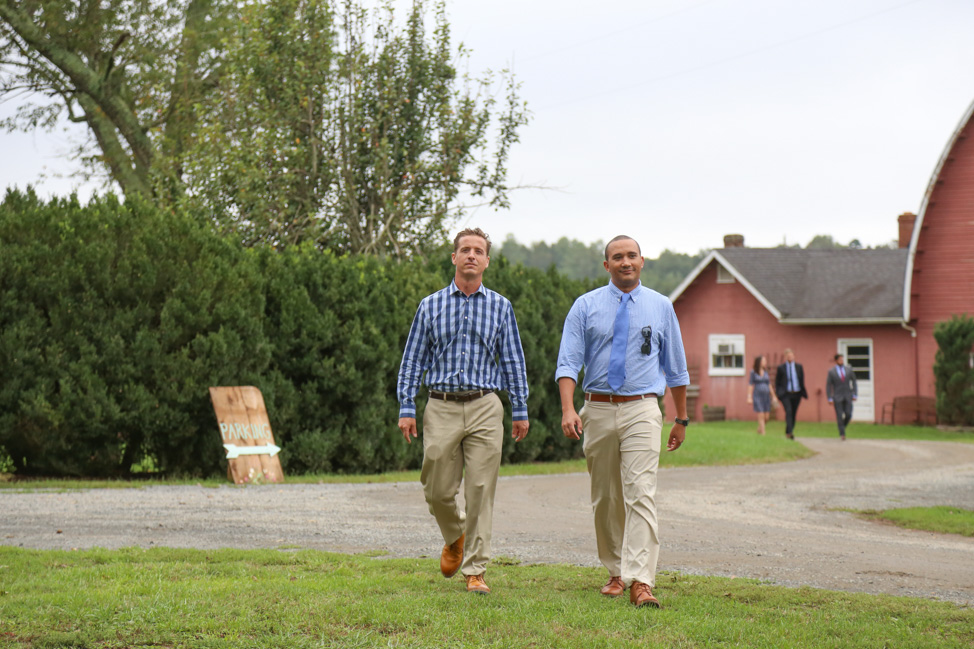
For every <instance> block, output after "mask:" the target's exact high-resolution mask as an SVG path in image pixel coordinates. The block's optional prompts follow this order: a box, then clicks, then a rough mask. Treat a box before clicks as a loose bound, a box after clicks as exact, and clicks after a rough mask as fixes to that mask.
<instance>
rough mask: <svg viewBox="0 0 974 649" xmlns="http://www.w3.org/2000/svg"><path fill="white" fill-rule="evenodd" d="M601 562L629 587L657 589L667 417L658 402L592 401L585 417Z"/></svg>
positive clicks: (583, 420)
mask: <svg viewBox="0 0 974 649" xmlns="http://www.w3.org/2000/svg"><path fill="white" fill-rule="evenodd" d="M579 415H580V416H581V418H582V429H583V430H584V431H585V441H584V445H583V448H584V450H585V460H586V462H587V463H588V472H589V475H590V476H591V482H592V509H593V511H594V513H595V538H596V540H597V542H598V549H599V560H600V561H601V562H602V565H604V566H605V567H606V569H607V570H608V571H609V575H610V576H621V577H622V579H623V581H624V582H626V585H629V584H631V583H632V582H633V581H640V582H642V583H644V584H648V585H650V586H655V585H656V564H657V562H658V561H659V535H658V529H659V526H658V523H657V520H656V470H657V468H658V467H659V453H660V437H661V431H662V428H663V415H662V413H661V412H660V409H659V404H658V403H657V402H656V399H642V400H640V401H627V402H625V403H598V402H587V403H586V404H585V407H584V408H582V411H581V412H580V413H579Z"/></svg>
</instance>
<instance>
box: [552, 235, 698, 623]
mask: <svg viewBox="0 0 974 649" xmlns="http://www.w3.org/2000/svg"><path fill="white" fill-rule="evenodd" d="M603 265H604V267H605V269H606V270H607V271H608V272H609V277H610V282H609V284H608V285H606V286H604V287H602V288H597V289H595V290H594V291H590V292H588V293H586V294H585V295H583V296H581V297H580V298H578V299H577V300H575V303H574V304H573V305H572V308H571V310H570V311H569V313H568V316H567V317H566V318H565V326H564V330H563V333H562V337H561V346H560V348H559V351H558V367H557V368H556V370H555V380H556V381H557V382H558V391H559V394H560V396H561V410H562V419H561V427H562V431H563V432H564V433H565V436H566V437H569V438H572V439H580V435H581V434H582V432H583V430H584V434H585V442H584V445H583V448H584V451H585V460H586V462H587V464H588V471H589V474H590V476H591V496H592V509H593V512H594V515H595V537H596V541H597V544H598V552H599V559H600V560H601V562H602V565H604V566H605V567H606V569H607V570H608V571H609V581H608V583H607V584H606V585H605V586H603V587H602V589H601V591H600V592H601V593H602V594H603V595H606V596H609V597H618V596H619V595H622V594H623V593H624V592H626V588H627V587H629V601H630V602H631V603H632V604H634V605H636V606H655V607H657V608H658V607H659V606H660V603H659V600H658V599H657V598H656V597H655V596H654V595H653V591H652V589H653V587H654V586H655V585H656V564H657V562H658V560H659V547H660V543H659V534H658V522H657V517H656V472H657V468H658V467H659V456H660V447H661V444H662V429H663V415H662V412H661V411H660V407H659V402H658V397H659V396H661V395H662V394H663V391H664V390H665V389H666V388H667V386H668V387H669V388H670V390H671V391H672V394H673V401H674V403H675V405H676V419H675V424H674V425H673V427H672V428H671V429H670V435H669V440H668V442H667V449H668V450H670V451H675V450H676V449H678V448H680V445H681V444H683V441H684V438H685V436H686V427H687V425H688V424H689V423H690V421H689V419H688V418H687V400H686V396H687V395H686V391H687V385H688V384H689V383H690V375H689V373H688V372H687V363H686V355H685V353H684V351H683V339H682V337H681V335H680V324H679V322H678V321H677V319H676V313H675V312H674V311H673V305H672V304H671V303H670V301H669V300H668V299H667V298H666V297H664V296H663V295H660V294H659V293H657V292H656V291H653V290H651V289H648V288H646V287H645V286H643V285H642V284H641V283H640V281H639V273H640V271H641V270H642V267H643V257H642V253H641V251H640V249H639V244H637V243H636V242H635V241H634V240H633V239H632V238H631V237H627V236H618V237H616V238H614V239H612V241H610V242H609V243H608V245H607V246H606V247H605V262H604V264H603ZM583 367H584V369H585V382H584V384H583V386H582V387H583V390H584V391H585V406H584V407H583V408H582V410H581V412H580V413H577V412H575V405H574V393H575V386H576V384H577V382H578V375H579V372H580V371H581V370H582V368H583Z"/></svg>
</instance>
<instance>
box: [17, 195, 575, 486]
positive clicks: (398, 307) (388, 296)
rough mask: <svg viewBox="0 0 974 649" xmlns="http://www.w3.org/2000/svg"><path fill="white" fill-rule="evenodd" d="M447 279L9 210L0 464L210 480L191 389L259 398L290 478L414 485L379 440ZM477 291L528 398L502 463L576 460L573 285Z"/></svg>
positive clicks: (500, 278)
mask: <svg viewBox="0 0 974 649" xmlns="http://www.w3.org/2000/svg"><path fill="white" fill-rule="evenodd" d="M453 271H454V268H453V266H452V265H451V264H450V262H449V255H448V250H447V249H446V248H443V249H441V250H440V251H439V253H438V254H437V255H436V260H435V261H433V262H430V263H426V262H423V261H421V260H410V261H395V260H391V259H385V260H382V259H379V258H377V257H373V256H368V255H357V256H355V255H338V254H335V253H332V252H328V251H325V252H322V251H320V250H318V249H317V248H315V247H314V246H312V245H310V244H305V245H297V246H291V247H288V248H286V249H284V250H275V249H273V248H271V247H269V246H262V247H258V248H252V249H247V248H243V247H241V246H239V245H237V244H234V243H231V242H230V241H229V240H228V239H225V238H222V237H221V236H220V235H218V234H216V233H215V232H212V231H210V230H208V229H207V228H206V227H204V226H201V225H200V224H199V223H198V222H197V221H196V220H194V219H192V218H190V217H188V216H186V215H185V214H183V213H182V212H179V211H176V212H170V211H167V210H159V209H157V208H154V207H152V206H151V205H149V204H148V203H146V202H143V201H141V200H138V199H130V200H127V201H126V202H125V203H124V204H123V203H121V202H119V201H118V200H117V199H115V198H113V197H108V198H104V199H96V200H94V201H92V203H91V204H89V205H87V206H81V205H80V204H79V203H78V202H77V200H75V199H69V200H52V201H51V202H49V203H44V202H42V201H39V200H38V199H37V197H36V196H35V195H33V194H31V193H28V194H22V193H17V192H11V193H8V195H7V197H6V199H5V201H4V202H3V204H2V205H0V299H2V301H3V304H4V309H3V310H2V312H0V366H2V367H3V368H4V372H3V374H2V375H0V449H6V451H7V452H8V453H9V457H10V458H11V460H12V462H13V465H14V468H15V470H16V472H17V473H18V474H20V475H38V474H42V475H63V476H87V477H103V476H113V475H124V474H126V473H127V472H129V471H130V470H132V467H133V465H136V464H137V463H142V462H143V460H145V459H146V458H149V459H150V460H151V462H150V463H149V464H150V465H151V466H154V467H156V468H158V469H159V470H160V471H162V472H167V473H183V474H191V475H213V474H215V473H218V472H220V471H221V458H222V457H223V453H222V451H221V449H220V439H219V435H218V433H217V431H216V426H215V420H214V416H213V412H212V407H211V404H210V401H209V394H208V390H207V388H209V387H210V386H218V385H255V386H257V387H258V388H260V390H261V391H262V393H263V394H264V400H265V403H266V404H267V408H268V414H269V415H270V419H271V422H272V427H273V429H274V431H275V434H276V438H277V441H278V442H279V443H280V446H281V447H282V448H283V449H284V450H283V451H282V453H281V457H282V461H283V463H284V468H285V469H286V471H288V472H289V473H305V472H311V473H324V472H328V473H379V472H384V471H389V470H397V469H407V468H416V467H418V466H419V463H420V459H421V457H422V447H421V445H420V444H406V443H405V442H404V440H403V439H402V436H401V434H400V433H399V431H398V429H397V427H396V425H395V423H396V420H397V418H398V403H397V401H396V389H395V388H396V380H397V376H398V369H399V363H400V360H401V358H402V350H403V347H404V345H405V338H406V336H407V334H408V332H409V326H410V323H411V322H412V318H413V315H414V313H415V310H416V307H417V305H418V304H419V301H420V300H421V299H422V298H423V297H424V296H426V295H428V294H430V293H432V292H433V291H436V290H438V289H440V288H442V287H443V286H445V285H447V283H448V282H449V281H450V279H451V278H452V276H453ZM485 283H486V284H487V285H488V286H489V287H491V288H493V289H495V290H497V291H499V292H500V293H502V294H504V295H505V296H507V297H508V298H509V299H511V301H512V303H513V304H514V309H515V314H516V316H517V318H518V322H519V327H520V331H521V339H522V342H523V346H524V351H525V356H526V360H527V368H528V380H529V385H530V390H531V396H530V399H529V404H528V405H529V416H530V418H531V420H532V429H531V434H530V435H529V436H528V438H527V439H526V440H525V441H523V442H521V443H520V444H516V445H515V444H514V442H513V441H512V440H510V439H507V440H506V441H505V447H504V459H505V461H508V462H523V461H533V460H542V461H550V460H561V459H566V458H571V457H577V456H578V455H579V453H580V447H579V445H577V444H572V443H570V442H568V441H567V440H566V439H565V438H564V436H563V435H562V433H561V429H560V422H561V408H560V403H559V398H558V393H557V386H556V384H555V382H554V369H555V361H556V357H557V351H558V344H559V340H560V332H561V324H562V322H563V321H564V317H565V314H566V313H567V312H568V309H569V308H570V307H571V304H572V302H573V301H574V299H575V298H576V297H577V296H578V295H580V294H581V293H582V292H584V291H585V290H586V289H587V288H588V286H586V285H585V284H584V283H582V282H578V281H575V280H570V279H567V278H565V277H563V276H561V275H559V274H558V273H557V272H555V271H554V270H548V271H541V270H538V269H534V268H525V267H523V266H520V265H518V266H513V265H511V264H509V263H507V261H506V260H504V259H503V257H497V258H495V260H494V263H493V264H492V265H491V267H490V269H489V270H488V273H487V276H486V278H485ZM421 394H422V393H421ZM505 401H506V400H505ZM418 405H419V407H420V408H419V410H420V413H421V412H422V407H423V405H424V404H423V403H422V401H421V402H420V403H419V404H418ZM507 407H508V430H509V429H510V411H509V407H510V406H509V404H507Z"/></svg>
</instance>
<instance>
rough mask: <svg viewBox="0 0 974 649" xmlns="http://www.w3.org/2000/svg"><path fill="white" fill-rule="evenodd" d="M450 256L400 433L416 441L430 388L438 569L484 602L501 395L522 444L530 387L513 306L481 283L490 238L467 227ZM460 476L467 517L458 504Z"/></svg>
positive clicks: (419, 344) (401, 393)
mask: <svg viewBox="0 0 974 649" xmlns="http://www.w3.org/2000/svg"><path fill="white" fill-rule="evenodd" d="M451 258H452V260H453V265H454V266H456V274H455V276H454V279H453V281H452V282H451V283H450V286H448V287H447V288H444V289H443V290H441V291H437V292H436V293H433V294H432V295H430V296H428V297H426V298H424V299H423V300H422V302H420V304H419V309H417V311H416V317H415V318H413V324H412V327H411V328H410V330H409V338H408V339H407V340H406V350H405V352H403V356H402V365H401V366H400V368H399V383H398V386H397V393H398V397H399V404H400V405H399V429H400V430H401V431H402V434H403V436H404V437H405V438H406V441H407V442H412V439H411V438H413V437H416V436H417V429H416V394H417V392H419V386H420V383H421V382H425V383H426V385H427V386H428V387H429V401H428V402H427V404H426V409H425V410H424V412H423V471H422V475H421V477H420V480H421V481H422V483H423V493H424V494H425V495H426V502H427V503H428V504H429V508H430V513H431V514H433V516H434V517H435V518H436V523H437V524H438V525H439V527H440V532H441V533H442V535H443V542H444V544H445V545H444V546H443V552H442V554H441V556H440V571H441V572H442V573H443V576H444V577H452V576H453V575H454V574H456V572H457V570H458V569H460V570H461V572H462V574H463V576H464V577H465V578H466V582H467V591H468V592H471V593H478V594H481V595H486V594H488V593H490V588H488V587H487V584H486V583H485V581H484V572H485V571H486V570H487V562H488V561H489V560H490V537H491V527H492V522H493V521H492V519H493V509H494V491H495V489H496V487H497V472H498V470H499V468H500V463H501V447H502V445H503V437H504V406H503V405H502V404H501V400H500V398H499V397H498V396H497V390H507V393H508V397H509V398H510V400H511V410H512V413H513V421H514V424H513V428H514V430H513V434H512V437H513V438H514V439H515V441H518V442H519V441H521V440H522V439H524V436H525V435H527V434H528V406H527V400H528V380H527V374H526V373H525V370H524V352H523V350H522V349H521V338H520V335H519V334H518V330H517V321H516V320H515V319H514V309H513V308H512V307H511V303H510V301H509V300H508V299H507V298H505V297H503V296H502V295H500V294H498V293H495V292H494V291H491V290H490V289H488V288H486V287H485V286H484V285H483V276H484V271H485V270H486V269H487V266H488V265H489V264H490V237H488V236H487V234H486V233H485V232H484V231H483V230H481V229H480V228H474V229H470V228H468V229H466V230H463V231H462V232H460V233H459V234H457V236H456V238H455V239H454V240H453V254H452V255H451ZM424 373H425V381H424V380H423V375H424ZM464 471H466V476H465V477H464ZM462 477H463V483H464V491H463V495H464V500H465V501H466V511H463V510H461V509H460V506H459V504H458V503H457V495H458V494H459V492H460V481H461V478H462ZM465 546H466V547H465Z"/></svg>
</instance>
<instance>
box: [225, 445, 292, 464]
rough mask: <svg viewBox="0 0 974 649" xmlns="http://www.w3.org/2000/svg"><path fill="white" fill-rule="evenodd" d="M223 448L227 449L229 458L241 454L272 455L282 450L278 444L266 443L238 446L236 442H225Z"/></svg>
mask: <svg viewBox="0 0 974 649" xmlns="http://www.w3.org/2000/svg"><path fill="white" fill-rule="evenodd" d="M223 448H225V449H227V459H228V460H232V459H233V458H235V457H240V456H241V455H270V456H271V457H273V456H275V455H277V453H278V451H280V450H281V447H280V446H277V445H276V444H266V445H264V446H237V445H236V444H224V445H223Z"/></svg>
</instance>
